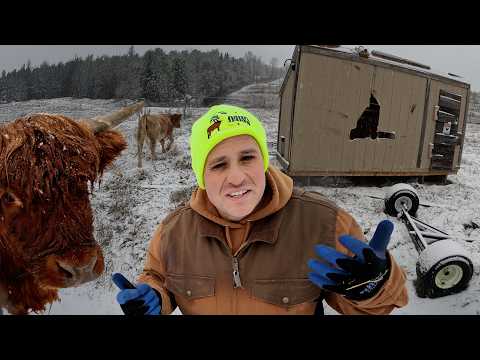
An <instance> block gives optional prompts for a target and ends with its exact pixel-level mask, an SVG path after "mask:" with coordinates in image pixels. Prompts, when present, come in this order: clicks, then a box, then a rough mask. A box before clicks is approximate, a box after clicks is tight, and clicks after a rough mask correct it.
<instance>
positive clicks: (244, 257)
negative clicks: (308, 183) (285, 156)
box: [137, 166, 408, 315]
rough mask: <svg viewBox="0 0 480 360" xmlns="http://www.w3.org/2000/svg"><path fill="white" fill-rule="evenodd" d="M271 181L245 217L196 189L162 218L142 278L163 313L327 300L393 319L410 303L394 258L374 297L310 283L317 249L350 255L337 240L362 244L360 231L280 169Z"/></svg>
mask: <svg viewBox="0 0 480 360" xmlns="http://www.w3.org/2000/svg"><path fill="white" fill-rule="evenodd" d="M266 176H267V187H266V191H265V195H264V197H263V198H262V201H261V202H260V204H259V205H258V206H257V208H256V209H255V210H254V211H253V212H252V214H250V215H249V216H248V217H247V218H246V219H243V220H241V221H239V222H230V221H228V220H225V219H223V218H221V217H220V215H219V214H218V212H217V210H216V209H215V207H214V206H213V205H212V204H211V203H210V201H209V200H208V198H207V196H206V192H205V191H204V190H201V189H197V190H196V191H195V192H194V193H193V194H192V197H191V199H190V202H189V204H186V205H185V206H182V207H180V208H179V209H177V210H176V211H174V212H173V213H171V214H170V215H169V216H167V218H165V219H164V220H163V221H162V223H161V224H160V225H159V227H158V228H157V230H156V231H155V233H154V235H153V238H152V240H151V242H150V244H149V248H148V252H147V257H146V262H145V266H144V271H143V273H142V274H141V275H140V276H139V278H138V279H137V281H138V282H145V283H148V284H149V285H151V286H152V287H154V288H155V289H157V290H158V291H159V292H160V294H161V296H162V314H170V313H171V312H172V311H173V310H175V307H176V306H177V305H178V306H179V308H180V310H181V312H182V313H183V314H272V315H290V314H292V315H293V314H301V315H307V314H313V313H314V312H315V307H316V305H317V301H318V300H319V299H320V300H321V299H322V298H323V299H325V301H326V302H327V303H328V304H329V305H330V306H331V307H332V308H334V309H335V310H336V311H338V312H339V313H341V314H389V313H390V312H391V311H392V310H393V309H394V308H396V307H402V306H405V305H406V304H407V302H408V296H407V290H406V287H405V281H406V277H405V273H404V271H403V270H402V269H401V268H400V266H399V265H398V264H397V263H396V262H395V260H394V259H393V257H391V256H390V254H389V255H388V256H389V257H390V260H391V265H392V266H391V272H390V276H389V279H388V280H387V281H386V283H385V284H384V286H383V287H382V289H381V290H380V291H379V292H378V293H377V294H376V295H375V296H374V297H372V298H371V299H368V300H364V301H358V302H356V301H350V300H348V299H346V298H344V297H343V296H341V295H338V294H335V293H332V292H326V291H323V290H322V289H320V288H319V287H317V286H316V285H314V284H313V283H311V282H310V280H309V279H308V277H307V274H308V273H309V272H310V270H309V268H308V266H307V261H308V259H311V258H315V257H316V256H315V253H314V245H315V244H326V245H329V246H332V247H334V248H336V249H337V250H338V251H341V252H343V253H347V254H349V255H351V253H349V252H348V251H347V249H346V248H344V247H343V245H341V244H340V243H339V242H338V237H339V236H340V235H343V234H350V235H352V236H354V237H356V238H358V239H361V240H365V238H364V235H363V232H362V230H361V229H360V227H359V225H358V224H357V223H356V221H355V220H354V219H353V217H352V216H350V215H349V214H348V213H347V212H345V211H344V210H342V209H340V208H338V207H337V206H335V205H334V204H333V203H332V202H330V201H329V200H327V199H326V198H325V197H323V196H322V195H320V194H318V193H314V192H305V191H303V190H300V189H297V188H295V189H294V188H293V181H292V179H291V178H290V177H288V176H287V175H285V174H283V173H282V172H281V171H279V170H278V169H276V168H275V167H272V166H270V167H269V169H268V171H267V174H266ZM237 270H238V272H236V273H235V274H234V272H235V271H237Z"/></svg>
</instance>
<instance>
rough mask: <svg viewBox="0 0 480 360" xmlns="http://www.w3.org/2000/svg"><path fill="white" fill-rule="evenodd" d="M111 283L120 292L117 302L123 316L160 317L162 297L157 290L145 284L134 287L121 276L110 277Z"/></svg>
mask: <svg viewBox="0 0 480 360" xmlns="http://www.w3.org/2000/svg"><path fill="white" fill-rule="evenodd" d="M112 281H113V282H114V283H115V285H117V286H118V288H119V289H120V290H121V291H120V292H119V293H118V294H117V302H118V303H119V304H120V307H121V308H122V311H123V313H124V314H125V315H132V316H140V315H160V312H161V310H162V297H161V296H160V294H159V293H158V291H157V290H155V289H153V288H152V287H150V286H149V285H147V284H137V286H134V285H133V284H132V283H130V281H128V280H127V279H126V278H125V277H124V276H123V275H122V274H119V273H116V274H113V275H112Z"/></svg>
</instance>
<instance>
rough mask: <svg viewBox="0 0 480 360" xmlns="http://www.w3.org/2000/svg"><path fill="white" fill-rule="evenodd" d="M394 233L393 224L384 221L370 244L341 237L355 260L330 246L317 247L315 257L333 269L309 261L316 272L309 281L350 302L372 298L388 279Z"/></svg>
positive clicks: (318, 262)
mask: <svg viewBox="0 0 480 360" xmlns="http://www.w3.org/2000/svg"><path fill="white" fill-rule="evenodd" d="M392 232H393V223H392V222H391V221H389V220H383V221H382V222H380V224H378V226H377V229H376V230H375V234H374V235H373V237H372V239H371V240H370V243H368V244H367V243H365V242H363V241H360V240H358V239H355V238H353V237H351V236H349V235H342V236H340V238H339V241H340V243H341V244H342V245H343V246H345V247H346V248H347V249H349V250H350V251H351V252H353V254H354V257H350V256H347V255H345V254H342V253H340V252H338V251H336V250H334V249H332V248H331V247H329V246H325V245H316V246H315V252H316V254H317V255H318V256H319V257H320V258H322V259H323V260H326V261H327V262H328V263H329V264H331V265H333V266H331V265H328V264H326V263H324V262H320V261H318V260H312V259H311V260H309V261H308V266H309V268H310V269H311V270H313V272H311V273H309V274H308V277H309V279H310V280H311V281H312V282H313V283H314V284H316V285H317V286H319V287H321V288H323V289H325V290H328V291H333V292H336V293H338V294H342V295H344V296H345V297H346V298H347V299H351V300H365V299H368V298H371V297H372V296H374V295H375V294H376V293H377V292H378V291H379V290H380V288H381V287H382V286H383V284H384V283H385V281H386V280H387V279H388V275H389V272H390V260H389V258H388V257H387V254H386V249H387V245H388V242H389V241H390V237H391V235H392Z"/></svg>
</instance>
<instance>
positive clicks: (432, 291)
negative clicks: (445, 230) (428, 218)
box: [414, 240, 473, 298]
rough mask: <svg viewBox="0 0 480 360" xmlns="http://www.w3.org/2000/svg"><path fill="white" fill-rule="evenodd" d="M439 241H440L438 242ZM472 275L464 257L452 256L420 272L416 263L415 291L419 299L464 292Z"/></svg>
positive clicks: (470, 264)
mask: <svg viewBox="0 0 480 360" xmlns="http://www.w3.org/2000/svg"><path fill="white" fill-rule="evenodd" d="M440 241H441V240H440ZM472 275H473V264H472V262H471V260H470V259H469V258H467V257H465V256H459V255H452V256H450V257H447V258H443V259H441V260H440V261H438V262H436V263H435V264H434V265H433V266H432V267H431V268H429V269H427V270H425V269H423V270H422V266H421V265H420V264H419V263H417V279H416V281H414V286H415V290H416V292H417V295H418V296H419V297H422V298H425V297H428V298H438V297H442V296H447V295H452V294H456V293H459V292H461V291H463V290H465V289H466V288H467V287H468V283H469V281H470V279H471V278H472Z"/></svg>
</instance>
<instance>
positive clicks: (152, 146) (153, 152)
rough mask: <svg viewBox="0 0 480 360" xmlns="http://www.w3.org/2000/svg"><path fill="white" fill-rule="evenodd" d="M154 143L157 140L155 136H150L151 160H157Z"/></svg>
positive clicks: (155, 143)
mask: <svg viewBox="0 0 480 360" xmlns="http://www.w3.org/2000/svg"><path fill="white" fill-rule="evenodd" d="M156 145H157V140H156V139H155V138H153V139H152V138H150V152H151V153H152V160H157V155H156V154H155V147H156Z"/></svg>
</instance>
